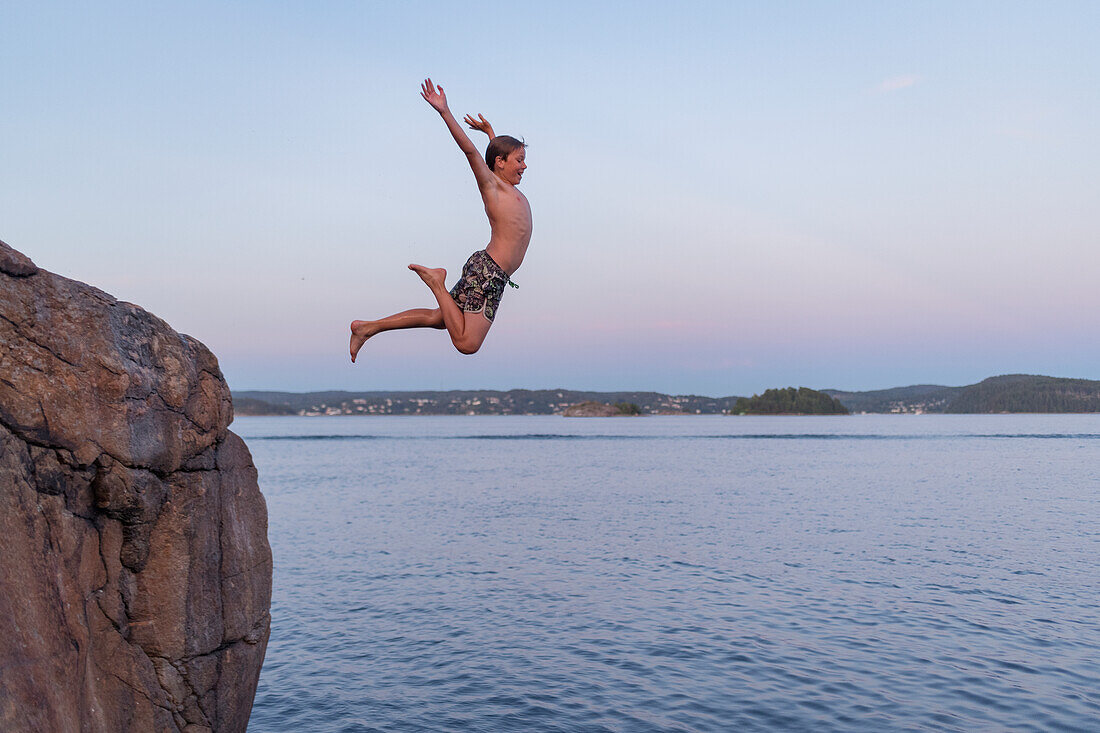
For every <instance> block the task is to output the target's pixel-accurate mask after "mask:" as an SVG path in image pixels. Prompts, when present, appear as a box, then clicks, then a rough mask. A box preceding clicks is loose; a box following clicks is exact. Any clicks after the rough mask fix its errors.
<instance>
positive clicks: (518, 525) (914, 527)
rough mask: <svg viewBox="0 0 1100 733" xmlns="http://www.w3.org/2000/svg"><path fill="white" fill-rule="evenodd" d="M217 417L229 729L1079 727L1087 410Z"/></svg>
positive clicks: (1094, 713) (1085, 649)
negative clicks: (266, 579) (248, 693)
mask: <svg viewBox="0 0 1100 733" xmlns="http://www.w3.org/2000/svg"><path fill="white" fill-rule="evenodd" d="M234 430H236V431H237V432H238V433H240V434H241V435H242V436H244V438H245V439H246V440H247V442H248V445H249V447H250V448H251V450H252V454H253V456H254V458H255V460H256V465H257V466H258V468H259V471H260V485H261V488H262V489H263V491H264V493H265V495H266V496H267V502H268V509H269V511H270V539H271V545H272V549H273V551H274V554H275V589H274V596H273V599H272V617H273V625H272V633H271V642H270V645H269V647H268V651H267V661H266V663H265V665H264V669H263V673H262V675H261V677H260V686H259V690H258V692H257V694H256V701H255V707H254V709H253V713H252V721H251V725H250V728H249V730H250V731H370V730H379V731H436V730H446V731H462V730H471V731H509V730H517V731H518V730H524V731H526V730H537V731H601V730H610V731H697V730H699V731H706V730H723V731H728V730H769V731H770V730H813V731H828V730H960V731H971V730H1082V731H1096V730H1100V565H1098V558H1100V501H1098V500H1100V416H1096V415H1075V416H1039V415H1025V416H1010V415H1003V416H1002V415H997V416H853V417H828V418H808V417H807V418H797V417H790V418H787V417H779V418H748V417H742V418H731V417H687V418H680V417H667V418H666V417H647V418H620V419H587V420H586V419H568V418H561V417H439V418H434V417H411V418H403V417H348V418H340V417H325V418H294V417H290V418H238V419H237V421H236V422H235V423H234Z"/></svg>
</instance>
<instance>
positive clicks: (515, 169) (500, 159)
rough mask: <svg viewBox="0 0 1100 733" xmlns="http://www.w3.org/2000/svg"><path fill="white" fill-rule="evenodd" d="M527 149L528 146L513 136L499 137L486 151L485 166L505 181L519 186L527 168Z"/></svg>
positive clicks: (495, 138)
mask: <svg viewBox="0 0 1100 733" xmlns="http://www.w3.org/2000/svg"><path fill="white" fill-rule="evenodd" d="M526 149H527V145H526V143H524V142H523V141H522V140H516V139H515V138H514V137H512V136H511V135H497V136H496V137H494V138H493V139H492V140H490V141H489V147H487V148H486V149H485V164H486V165H488V166H489V170H491V171H493V173H496V174H498V175H499V176H500V177H501V178H503V179H504V180H506V181H508V182H509V183H511V184H513V185H514V184H517V183H519V179H520V177H522V176H523V171H524V170H525V169H526V168H527V164H526V163H525V162H524V159H525V158H526V157H527V156H526ZM513 179H514V180H513Z"/></svg>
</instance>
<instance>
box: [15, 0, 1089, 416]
mask: <svg viewBox="0 0 1100 733" xmlns="http://www.w3.org/2000/svg"><path fill="white" fill-rule="evenodd" d="M1098 28H1100V4H1096V3H1091V2H1079V3H1065V2H1049V3H1011V2H986V3H967V2H962V3H960V2H950V3H935V2H921V3H881V2H867V3H855V2H853V3H824V2H820V3H771V2H756V3H728V2H722V3H702V2H688V3H684V4H680V5H678V6H676V7H673V6H672V4H670V3H613V4H610V3H597V4H595V5H594V6H589V5H588V4H581V3H568V2H565V3H552V4H551V3H534V4H526V3H513V4H509V6H508V8H507V10H506V11H502V10H501V9H500V8H499V7H495V6H494V7H490V6H487V5H481V4H452V3H403V4H397V3H367V2H343V3H337V2H310V3H306V2H300V3H293V2H284V3H268V2H192V3H186V4H183V3H180V4H172V5H169V4H159V3H158V4H153V3H110V2H108V3H94V4H88V3H51V2H45V3H31V2H25V3H23V2H15V3H5V4H4V5H3V6H0V68H2V69H3V74H2V76H0V104H2V106H3V109H4V115H3V118H2V119H0V161H2V163H3V170H4V175H3V176H0V238H2V239H3V240H4V241H6V242H8V243H9V244H11V245H13V246H15V247H16V248H18V249H20V250H22V251H24V252H26V253H27V254H29V255H30V256H31V257H32V258H34V260H35V261H36V262H37V263H38V264H39V265H40V266H43V267H46V268H48V269H51V270H53V271H55V272H59V273H61V274H64V275H67V276H70V277H74V278H77V279H80V280H83V281H86V282H89V283H92V284H94V285H96V286H98V287H100V288H102V289H104V290H106V291H108V292H110V293H112V294H113V295H115V296H117V297H119V298H122V299H125V300H130V301H132V302H135V303H138V304H140V305H142V306H144V307H146V308H147V309H149V310H150V311H152V312H153V313H156V314H157V315H159V316H161V317H162V318H164V319H165V320H167V321H168V322H169V323H170V324H172V325H173V326H174V327H175V328H176V329H178V330H180V331H183V332H186V333H189V334H191V335H193V336H195V337H197V338H199V339H200V340H202V341H203V342H204V343H206V344H207V345H208V346H209V347H210V348H211V349H212V350H213V351H214V352H215V353H216V354H217V355H218V357H219V360H220V363H221V366H222V369H223V371H224V372H225V374H226V376H227V378H228V379H229V382H230V385H231V386H232V387H233V388H234V389H253V388H267V389H287V390H309V389H329V388H335V389H363V390H370V389H414V388H428V389H450V388H500V389H507V388H512V387H529V388H542V387H571V388H582V389H583V388H590V389H655V390H660V391H666V392H676V393H687V392H694V393H701V394H711V395H727V394H750V393H753V392H759V391H762V390H763V389H766V388H768V387H777V386H787V385H805V386H811V387H819V388H823V387H838V388H846V389H874V388H882V387H890V386H896V385H903V384H912V383H941V384H966V383H970V382H974V381H977V380H979V379H982V378H984V377H986V376H990V375H993V374H999V373H1008V372H1030V373H1044V374H1052V375H1057V376H1074V377H1086V378H1093V379H1100V371H1098V369H1100V368H1098V366H1097V365H1098V364H1100V346H1098V344H1100V339H1097V338H1096V334H1097V332H1098V330H1100V288H1097V287H1096V285H1095V282H1096V272H1098V271H1100V249H1098V246H1097V245H1098V244H1100V218H1098V217H1097V216H1096V215H1095V209H1096V205H1097V204H1096V202H1097V201H1100V184H1098V182H1097V175H1096V171H1098V170H1100V153H1098V146H1097V145H1096V136H1097V132H1098V131H1100V125H1098V121H1100V52H1098V51H1097V49H1098V48H1100V37H1098V36H1100V32H1098V31H1097V29H1098ZM429 75H430V76H431V77H432V78H433V79H435V80H436V81H437V82H440V83H442V84H443V86H444V87H445V89H446V91H447V93H448V97H449V99H450V102H451V107H452V109H453V111H454V112H455V113H456V115H461V114H463V113H466V112H482V113H484V114H485V115H486V116H487V117H488V118H489V119H490V120H491V121H492V122H493V123H494V125H495V127H496V129H497V131H498V132H507V133H510V134H514V135H517V136H522V137H524V138H525V139H526V140H527V141H528V142H529V143H530V148H529V151H528V165H529V169H528V173H527V175H525V177H524V182H523V185H522V188H523V190H524V191H525V192H526V194H527V196H528V198H529V199H530V201H531V205H532V210H533V214H534V220H535V233H534V238H533V240H532V244H531V248H530V250H529V253H528V257H527V260H526V261H525V262H524V265H523V267H522V268H521V269H520V270H519V272H517V273H516V275H515V277H514V279H515V280H516V281H517V282H518V283H520V285H521V288H520V290H518V291H516V290H510V291H509V292H508V293H507V294H506V296H505V299H504V302H503V304H502V306H501V310H500V315H499V316H498V319H497V322H496V324H495V325H494V327H493V331H492V333H491V334H490V336H489V338H488V340H487V342H486V344H485V346H484V347H483V348H482V350H481V352H479V353H478V354H477V355H475V356H473V357H463V356H461V355H459V354H457V353H456V352H454V350H453V348H452V347H451V346H450V344H449V343H448V341H447V339H446V338H445V337H444V336H443V335H442V334H441V333H438V332H434V331H430V332H418V333H413V332H404V333H395V334H383V335H381V336H379V337H377V338H376V339H374V340H372V341H371V342H369V343H368V344H367V346H366V347H365V350H364V352H363V354H362V356H361V358H360V360H359V363H357V364H355V365H351V364H350V363H348V361H347V357H346V350H347V325H348V322H349V321H350V320H352V319H353V318H371V317H376V316H381V315H386V314H388V313H391V312H393V311H396V310H402V309H404V308H408V307H414V306H424V305H430V304H431V299H430V295H429V293H428V292H427V290H426V289H425V288H424V286H423V285H422V284H421V283H420V282H419V280H418V279H417V278H416V277H415V276H414V275H412V274H411V273H409V272H408V271H407V270H406V269H405V265H407V264H408V263H409V262H421V263H423V264H428V265H433V266H443V267H447V268H448V269H449V270H450V271H451V272H452V274H457V272H458V269H459V268H460V267H461V265H462V263H463V262H464V261H465V259H466V257H467V256H468V255H469V254H470V253H471V252H472V251H474V250H475V249H479V248H481V247H482V246H484V244H485V243H486V242H487V239H488V225H487V223H486V221H485V217H484V214H483V212H482V210H481V203H480V200H479V198H478V194H477V189H476V187H475V186H474V184H473V179H472V176H471V175H470V173H469V170H468V168H467V167H466V164H465V161H464V159H463V158H462V156H461V154H459V152H458V151H457V149H456V147H455V146H454V143H453V142H452V141H451V139H450V137H449V135H448V134H447V132H446V130H445V128H444V127H443V125H442V123H441V122H440V120H439V118H438V116H436V115H435V114H434V113H433V112H432V111H431V109H430V108H429V107H428V106H427V104H425V103H424V101H423V100H422V99H420V97H419V95H418V88H419V87H418V85H419V83H420V81H421V79H423V78H424V77H425V76H429ZM475 140H476V141H477V142H478V144H479V145H480V144H482V143H481V141H480V140H477V139H476V138H475Z"/></svg>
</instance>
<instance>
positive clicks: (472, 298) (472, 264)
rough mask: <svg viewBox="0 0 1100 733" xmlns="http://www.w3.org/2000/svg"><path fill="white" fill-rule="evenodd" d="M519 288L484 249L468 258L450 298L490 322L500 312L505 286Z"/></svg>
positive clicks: (465, 309) (464, 309)
mask: <svg viewBox="0 0 1100 733" xmlns="http://www.w3.org/2000/svg"><path fill="white" fill-rule="evenodd" d="M505 285H512V286H513V287H519V286H518V285H515V284H514V283H512V281H511V280H509V279H508V275H507V273H505V272H504V270H503V269H502V268H501V266H500V265H498V264H497V263H496V261H494V260H493V258H492V257H490V256H489V253H488V252H486V251H485V250H483V249H482V250H478V251H477V252H474V253H473V254H472V255H470V259H468V260H466V265H465V266H464V267H463V268H462V277H460V278H459V279H458V282H457V283H455V286H454V287H453V288H451V297H452V298H454V299H455V302H456V303H458V307H459V308H461V309H462V310H463V311H465V312H467V313H481V314H483V315H484V316H485V318H486V319H487V320H488V321H489V323H492V322H493V319H494V318H496V315H497V307H498V306H499V305H500V298H501V296H503V295H504V286H505Z"/></svg>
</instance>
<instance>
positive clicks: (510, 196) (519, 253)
mask: <svg viewBox="0 0 1100 733" xmlns="http://www.w3.org/2000/svg"><path fill="white" fill-rule="evenodd" d="M482 199H483V200H484V201H485V213H486V215H488V217H489V227H490V229H491V230H492V236H491V237H490V239H489V244H488V246H486V247H485V250H486V251H487V252H488V253H489V256H490V257H492V258H493V260H494V261H495V262H496V263H497V264H498V265H500V266H501V267H502V268H503V269H504V271H505V272H506V273H508V275H509V276H511V274H512V273H514V272H515V271H516V270H518V269H519V266H520V264H521V263H522V262H523V257H524V255H526V254H527V245H528V244H530V243H531V205H530V204H529V203H528V202H527V197H526V196H524V195H523V194H522V193H520V191H519V189H518V188H516V187H515V186H513V185H512V184H510V183H508V182H507V181H504V180H500V181H499V182H498V184H497V185H494V186H492V188H491V189H490V190H489V191H483V192H482Z"/></svg>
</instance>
